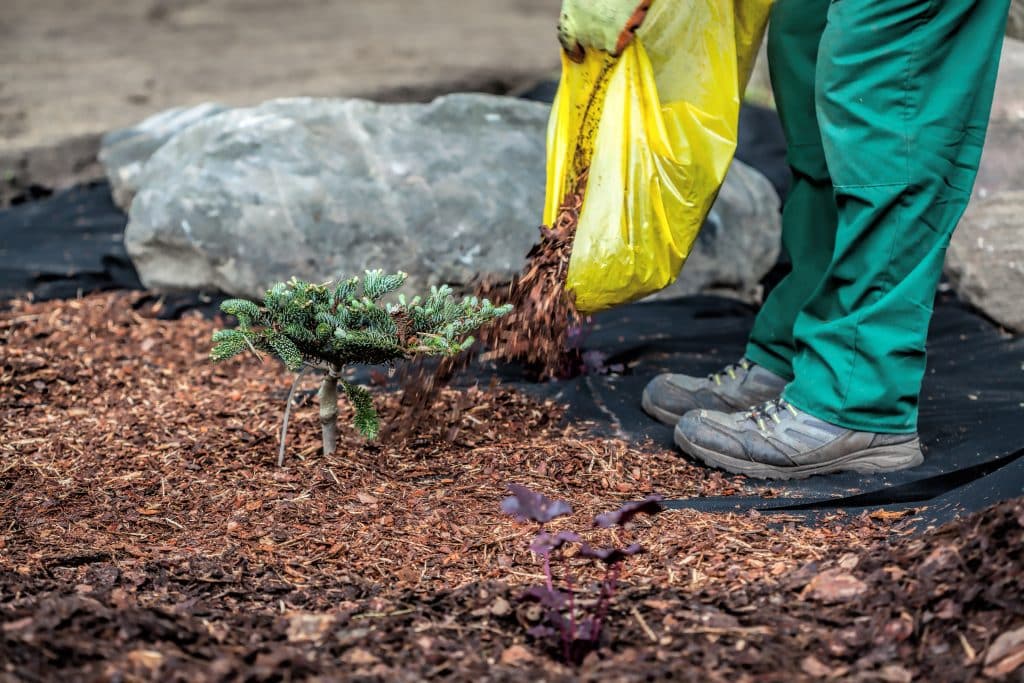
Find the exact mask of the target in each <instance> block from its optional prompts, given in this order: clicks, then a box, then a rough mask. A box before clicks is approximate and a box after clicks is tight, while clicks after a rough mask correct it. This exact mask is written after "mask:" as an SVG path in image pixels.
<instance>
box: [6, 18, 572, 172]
mask: <svg viewBox="0 0 1024 683" xmlns="http://www.w3.org/2000/svg"><path fill="white" fill-rule="evenodd" d="M560 4H561V3H560V1H559V0H511V1H501V0H478V1H476V2H460V1H457V0H431V2H417V1H415V0H344V1H342V2H332V1H329V0H290V1H289V2H281V1H280V0H138V1H135V2H123V1H122V0H89V2H76V3H64V2H56V1H54V0H42V1H40V0H5V1H4V3H3V9H2V11H0V180H2V182H3V184H5V185H8V186H10V185H12V184H14V183H18V184H19V185H21V186H24V185H26V184H29V183H31V182H40V183H50V184H68V183H70V182H73V181H75V180H81V179H83V178H85V177H89V176H90V175H92V176H95V175H97V174H98V168H97V167H96V166H95V164H94V163H93V162H94V157H95V149H96V142H97V136H98V135H100V134H102V133H104V132H106V131H108V130H111V129H114V128H118V127H122V126H126V125H130V124H132V123H135V122H137V121H139V120H141V119H142V118H144V117H146V116H148V115H150V114H153V113H156V112H158V111H161V110H164V109H167V108H169V107H176V106H184V105H193V104H198V103H200V102H204V101H217V102H222V103H224V104H230V105H245V104H254V103H257V102H260V101H263V100H266V99H270V98H274V97H285V96H297V95H313V96H365V97H372V98H375V99H383V100H396V99H403V100H404V99H427V98H429V97H431V96H433V95H436V94H439V93H443V92H450V91H453V90H484V91H490V92H505V91H508V90H510V89H515V88H516V87H519V86H523V85H524V84H527V83H529V82H531V81H533V80H535V79H539V78H543V77H546V76H548V75H550V74H551V73H553V72H554V71H555V70H557V67H558V59H559V57H558V43H557V40H556V38H555V26H556V24H557V17H558V9H559V7H560Z"/></svg>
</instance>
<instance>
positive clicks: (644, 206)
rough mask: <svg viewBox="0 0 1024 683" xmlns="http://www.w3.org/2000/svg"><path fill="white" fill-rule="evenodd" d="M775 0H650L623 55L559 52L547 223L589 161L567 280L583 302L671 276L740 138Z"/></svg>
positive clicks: (604, 301) (607, 301) (601, 304)
mask: <svg viewBox="0 0 1024 683" xmlns="http://www.w3.org/2000/svg"><path fill="white" fill-rule="evenodd" d="M770 7H771V0H654V2H653V4H652V6H651V9H650V11H649V12H648V14H647V18H646V20H645V21H644V23H643V26H642V27H641V28H640V30H639V31H638V33H637V38H636V40H634V41H633V42H632V43H631V44H630V45H629V47H627V48H626V49H625V50H624V51H623V53H622V54H621V55H620V56H619V57H611V56H610V55H608V54H606V53H602V52H598V51H588V52H587V54H586V56H585V57H584V59H583V61H582V63H579V64H577V63H575V62H573V61H571V60H570V59H568V58H567V57H566V56H565V55H564V54H563V57H562V80H561V83H560V85H559V89H558V94H557V96H556V98H555V103H554V109H553V110H552V114H551V122H550V124H549V127H548V141H547V144H548V147H547V149H548V171H547V174H548V177H547V200H546V202H545V208H544V222H545V224H547V225H554V224H555V222H556V220H557V217H558V213H559V206H560V205H561V203H562V201H563V199H564V198H565V197H566V196H568V195H569V194H570V193H571V192H572V191H573V190H574V189H575V188H576V180H577V177H578V176H579V175H580V174H581V173H582V172H583V171H586V170H587V169H589V179H588V180H587V184H586V193H585V197H584V201H583V206H582V209H581V210H580V216H579V223H578V226H577V229H576V238H575V244H574V246H573V252H572V258H571V259H570V262H569V272H568V280H567V289H568V290H569V291H570V292H572V293H573V294H575V298H576V307H577V309H578V310H579V311H580V312H582V313H594V312H597V311H600V310H603V309H606V308H610V307H612V306H616V305H618V304H622V303H626V302H628V301H633V300H636V299H639V298H641V297H643V296H646V295H648V294H651V293H653V292H656V291H658V290H660V289H662V288H664V287H666V286H668V285H670V284H671V283H672V282H674V281H675V279H676V277H677V276H678V274H679V270H680V268H681V267H682V265H683V263H684V262H685V260H686V257H687V255H688V254H689V252H690V248H691V247H692V245H693V241H694V239H696V237H697V233H698V231H699V230H700V226H701V224H702V223H703V222H704V219H705V217H706V216H707V213H708V211H709V210H710V209H711V204H712V203H713V202H714V199H715V196H716V195H717V193H718V190H719V188H720V187H721V185H722V182H723V180H724V179H725V173H726V171H727V170H728V168H729V164H730V163H731V161H732V157H733V153H734V151H735V149H736V128H737V122H738V118H739V106H740V98H741V95H742V92H743V88H745V87H746V81H747V78H748V77H749V75H750V70H751V68H752V67H753V62H754V59H755V57H756V54H757V49H758V47H759V46H760V43H761V39H762V36H763V35H764V28H765V24H766V22H767V19H768V11H769V9H770Z"/></svg>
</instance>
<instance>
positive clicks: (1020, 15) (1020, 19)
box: [1006, 0, 1024, 40]
mask: <svg viewBox="0 0 1024 683" xmlns="http://www.w3.org/2000/svg"><path fill="white" fill-rule="evenodd" d="M1006 35H1008V36H1010V37H1011V38H1016V39H1017V40H1024V0H1013V2H1011V3H1010V19H1009V21H1008V22H1007V23H1006Z"/></svg>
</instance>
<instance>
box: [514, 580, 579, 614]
mask: <svg viewBox="0 0 1024 683" xmlns="http://www.w3.org/2000/svg"><path fill="white" fill-rule="evenodd" d="M519 599H520V600H522V601H523V602H539V603H540V604H542V605H544V606H545V607H547V608H550V609H562V608H563V607H564V606H565V605H566V604H567V603H568V602H569V598H568V596H567V595H566V594H565V593H563V592H562V591H560V590H557V589H556V590H548V587H547V586H531V587H530V588H527V589H526V590H525V591H524V592H523V594H522V595H520V596H519Z"/></svg>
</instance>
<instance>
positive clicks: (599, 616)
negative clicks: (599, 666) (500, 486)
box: [501, 484, 664, 665]
mask: <svg viewBox="0 0 1024 683" xmlns="http://www.w3.org/2000/svg"><path fill="white" fill-rule="evenodd" d="M508 489H509V491H510V492H511V493H512V495H511V496H510V497H508V498H506V499H505V500H503V501H502V503H501V508H502V510H503V511H504V512H506V513H508V514H510V515H512V516H514V517H515V518H516V519H518V520H520V521H523V522H536V523H537V524H538V525H539V527H538V531H537V535H536V536H535V537H534V539H533V542H532V543H531V544H530V550H531V551H532V552H533V553H534V554H536V555H538V556H539V557H541V558H542V559H543V561H544V579H545V582H544V585H542V586H533V587H531V588H529V589H528V590H526V592H525V593H523V595H522V599H523V600H526V601H530V602H536V603H539V604H540V605H541V607H543V608H544V620H543V621H542V622H541V623H540V624H539V625H537V626H534V627H533V628H531V629H530V630H529V631H528V633H529V634H530V635H531V636H533V637H535V638H538V639H543V638H554V637H557V638H558V639H559V642H560V644H561V652H562V657H563V659H564V660H565V661H566V662H567V663H570V664H577V665H578V664H580V663H581V662H582V661H583V658H584V657H585V656H586V655H587V653H588V652H591V651H593V650H596V649H597V648H598V647H599V646H600V642H601V632H602V629H603V628H604V626H605V620H606V618H607V616H608V609H609V608H610V606H611V602H612V598H613V597H614V596H615V591H616V589H617V587H618V578H619V573H620V571H621V568H622V562H623V561H624V560H625V559H626V558H628V557H631V556H633V555H638V554H640V553H642V552H643V548H641V547H640V546H639V545H638V544H635V543H634V544H632V545H629V546H626V547H625V548H595V547H593V546H591V545H590V544H589V543H586V542H583V540H582V539H581V538H580V536H579V534H577V533H574V532H572V531H562V532H559V533H557V534H551V533H548V532H547V531H545V530H544V525H545V524H547V523H548V522H550V521H551V520H553V519H555V518H557V517H562V516H566V515H571V514H572V506H570V505H569V503H567V502H565V501H563V500H555V499H552V498H548V497H547V496H544V495H542V494H540V493H536V492H534V491H531V490H530V489H528V488H526V487H525V486H521V485H519V484H509V485H508ZM661 500H662V498H661V496H658V495H650V496H648V497H647V498H644V499H643V500H641V501H637V502H634V503H627V504H626V505H623V506H622V507H621V508H619V509H618V510H615V511H613V512H607V513H604V514H601V515H598V516H597V517H595V518H594V520H593V527H594V528H600V529H610V528H612V527H615V526H625V525H626V524H628V523H629V522H630V521H631V520H632V519H633V518H634V517H636V516H637V515H640V514H645V515H652V516H653V515H656V514H658V513H659V512H661V511H662V510H663V509H664V508H663V507H662V505H661V502H660V501H661ZM570 545H578V546H579V550H578V553H577V556H579V557H583V558H586V559H590V560H594V561H596V562H598V563H600V564H601V565H603V567H604V577H603V578H602V580H601V587H600V592H599V594H598V598H597V601H596V602H595V604H594V606H593V608H592V609H591V610H590V611H589V613H586V614H581V613H580V610H579V609H578V602H579V601H578V600H577V591H576V588H575V586H574V580H573V576H572V574H571V573H570V572H569V571H568V569H566V570H565V572H564V575H563V577H562V579H563V581H564V582H565V590H564V591H563V590H560V589H559V588H558V587H556V585H555V583H556V582H555V575H554V573H553V571H552V568H551V566H552V561H553V560H554V561H555V562H558V561H564V560H565V559H566V558H565V555H564V554H563V552H562V550H563V548H565V547H566V546H570Z"/></svg>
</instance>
